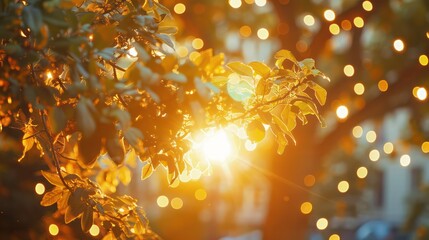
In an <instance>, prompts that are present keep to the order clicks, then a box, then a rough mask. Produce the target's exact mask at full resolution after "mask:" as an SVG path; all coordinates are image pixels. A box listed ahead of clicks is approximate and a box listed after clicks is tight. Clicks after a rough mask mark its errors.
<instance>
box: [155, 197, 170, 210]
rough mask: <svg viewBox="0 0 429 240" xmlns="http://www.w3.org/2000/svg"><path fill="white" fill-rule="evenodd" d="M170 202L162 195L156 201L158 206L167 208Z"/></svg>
mask: <svg viewBox="0 0 429 240" xmlns="http://www.w3.org/2000/svg"><path fill="white" fill-rule="evenodd" d="M168 203H169V200H168V197H167V196H164V195H161V196H159V197H158V198H157V199H156V204H158V206H159V207H161V208H165V207H167V206H168Z"/></svg>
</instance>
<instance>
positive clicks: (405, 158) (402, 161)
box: [399, 154, 411, 167]
mask: <svg viewBox="0 0 429 240" xmlns="http://www.w3.org/2000/svg"><path fill="white" fill-rule="evenodd" d="M399 162H400V164H401V165H402V166H403V167H407V166H408V165H410V163H411V157H410V155H408V154H404V155H402V156H401V158H400V159H399Z"/></svg>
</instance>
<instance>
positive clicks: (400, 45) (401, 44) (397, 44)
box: [393, 39, 405, 52]
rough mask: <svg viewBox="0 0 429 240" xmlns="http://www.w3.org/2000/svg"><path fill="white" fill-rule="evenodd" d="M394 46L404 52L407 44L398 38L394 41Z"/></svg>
mask: <svg viewBox="0 0 429 240" xmlns="http://www.w3.org/2000/svg"><path fill="white" fill-rule="evenodd" d="M393 48H394V49H395V50H396V51H398V52H402V51H404V49H405V44H404V42H403V41H402V40H401V39H396V40H395V41H393Z"/></svg>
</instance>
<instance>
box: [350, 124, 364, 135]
mask: <svg viewBox="0 0 429 240" xmlns="http://www.w3.org/2000/svg"><path fill="white" fill-rule="evenodd" d="M352 133H353V137H355V138H360V137H362V134H363V128H362V127H361V126H355V127H354V128H353V130H352Z"/></svg>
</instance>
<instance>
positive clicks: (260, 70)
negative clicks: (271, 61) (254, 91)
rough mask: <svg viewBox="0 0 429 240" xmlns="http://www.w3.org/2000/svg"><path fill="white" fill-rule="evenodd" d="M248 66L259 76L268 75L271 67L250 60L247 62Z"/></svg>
mask: <svg viewBox="0 0 429 240" xmlns="http://www.w3.org/2000/svg"><path fill="white" fill-rule="evenodd" d="M249 66H250V67H251V68H253V71H255V73H256V74H258V75H260V76H261V77H268V76H269V75H270V72H271V68H270V67H268V66H267V65H265V63H262V62H251V63H249Z"/></svg>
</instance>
